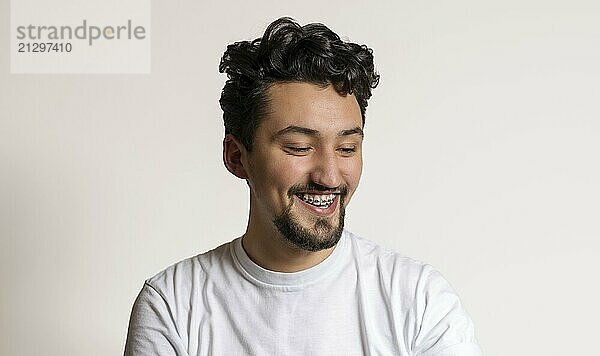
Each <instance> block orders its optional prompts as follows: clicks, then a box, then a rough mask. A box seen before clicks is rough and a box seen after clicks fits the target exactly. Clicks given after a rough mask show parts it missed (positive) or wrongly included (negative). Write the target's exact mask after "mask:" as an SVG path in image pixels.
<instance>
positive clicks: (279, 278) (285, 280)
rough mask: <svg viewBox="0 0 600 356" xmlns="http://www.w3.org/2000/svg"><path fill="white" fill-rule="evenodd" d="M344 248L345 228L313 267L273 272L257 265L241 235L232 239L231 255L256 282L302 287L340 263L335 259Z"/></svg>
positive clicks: (321, 276) (318, 278) (345, 241)
mask: <svg viewBox="0 0 600 356" xmlns="http://www.w3.org/2000/svg"><path fill="white" fill-rule="evenodd" d="M345 250H347V236H346V230H344V231H343V232H342V236H341V237H340V240H339V241H338V243H337V244H336V245H335V247H334V249H333V252H331V254H330V255H329V256H327V258H325V259H324V260H323V261H321V262H320V263H319V264H317V265H315V266H313V267H310V268H307V269H305V270H302V271H298V272H275V271H271V270H268V269H266V268H263V267H261V266H259V265H257V264H256V263H254V261H252V260H251V259H250V257H249V256H248V254H247V253H246V251H245V250H244V247H243V246H242V238H241V237H238V238H237V239H235V240H234V241H233V249H232V255H233V258H234V260H235V261H236V262H237V264H239V267H240V269H241V271H242V273H244V274H245V275H246V276H247V277H248V278H249V279H251V280H252V281H254V282H257V283H258V284H263V285H266V286H272V287H275V288H277V287H302V286H305V285H308V284H312V283H315V282H317V281H319V280H320V279H321V278H323V277H325V276H327V275H328V274H329V273H330V272H331V271H332V270H334V269H335V267H336V266H338V265H340V263H337V260H339V259H340V257H341V256H342V255H343V254H344V251H345ZM286 289H289V288H286Z"/></svg>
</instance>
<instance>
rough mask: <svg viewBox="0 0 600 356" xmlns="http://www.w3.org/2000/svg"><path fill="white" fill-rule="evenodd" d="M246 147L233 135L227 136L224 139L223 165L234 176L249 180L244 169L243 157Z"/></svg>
mask: <svg viewBox="0 0 600 356" xmlns="http://www.w3.org/2000/svg"><path fill="white" fill-rule="evenodd" d="M246 153H247V152H246V147H244V145H243V144H242V143H241V142H240V141H239V140H238V139H237V138H236V137H235V136H233V135H232V134H227V135H225V138H224V139H223V163H225V167H226V168H227V170H228V171H229V172H231V173H232V174H233V175H234V176H236V177H238V178H241V179H247V178H248V173H247V172H246V169H245V168H244V163H243V159H242V156H243V155H245V154H246Z"/></svg>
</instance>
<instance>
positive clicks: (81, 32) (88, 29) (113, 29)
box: [16, 19, 147, 51]
mask: <svg viewBox="0 0 600 356" xmlns="http://www.w3.org/2000/svg"><path fill="white" fill-rule="evenodd" d="M16 34H17V35H16V36H17V40H19V41H27V42H22V43H23V44H25V43H28V42H30V41H35V42H34V43H37V42H41V43H46V42H48V43H49V44H52V43H55V41H61V43H64V42H65V41H72V40H74V39H75V40H85V41H86V42H87V44H88V45H89V46H92V45H93V44H94V43H95V42H96V41H120V40H128V41H131V40H145V39H146V35H147V30H146V28H145V27H144V26H142V25H136V24H134V23H133V21H132V20H131V19H130V20H127V22H126V23H123V24H112V25H101V26H98V25H97V24H93V25H91V24H89V23H88V20H86V19H84V20H82V23H81V24H79V25H76V26H70V25H38V24H27V25H20V26H17V27H16ZM42 41H44V42H42ZM65 44H70V42H67V43H65ZM69 48H72V45H71V46H69ZM20 51H25V48H23V49H22V50H21V49H20ZM69 51H70V50H69Z"/></svg>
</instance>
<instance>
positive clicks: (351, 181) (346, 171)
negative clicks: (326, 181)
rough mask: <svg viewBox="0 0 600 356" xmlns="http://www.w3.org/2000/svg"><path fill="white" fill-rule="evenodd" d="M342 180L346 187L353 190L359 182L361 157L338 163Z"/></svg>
mask: <svg viewBox="0 0 600 356" xmlns="http://www.w3.org/2000/svg"><path fill="white" fill-rule="evenodd" d="M340 168H341V171H342V174H343V176H344V181H345V182H346V183H347V184H348V189H350V191H354V190H355V189H356V187H357V186H358V183H359V182H360V176H361V175H362V157H357V158H356V159H349V160H347V161H345V162H344V163H343V164H342V165H340Z"/></svg>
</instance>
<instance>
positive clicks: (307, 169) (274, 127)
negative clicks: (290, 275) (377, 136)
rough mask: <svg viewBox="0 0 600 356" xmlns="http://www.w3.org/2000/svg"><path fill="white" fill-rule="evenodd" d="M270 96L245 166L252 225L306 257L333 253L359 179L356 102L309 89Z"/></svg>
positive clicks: (295, 87) (279, 88)
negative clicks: (272, 233)
mask: <svg viewBox="0 0 600 356" xmlns="http://www.w3.org/2000/svg"><path fill="white" fill-rule="evenodd" d="M268 94H269V100H270V101H269V109H270V113H269V114H268V115H267V117H265V118H264V119H263V120H262V122H261V124H260V126H259V127H258V128H257V130H256V134H255V138H254V143H253V150H252V152H250V153H248V155H247V160H248V162H246V165H245V168H246V171H247V174H248V183H249V185H250V189H251V209H252V211H251V218H253V219H255V220H256V221H255V222H256V223H257V224H260V225H263V226H262V230H263V231H264V230H265V229H267V228H269V227H272V226H273V225H274V226H275V227H276V228H277V230H278V231H279V233H280V234H281V235H282V237H283V238H284V239H285V240H287V241H289V242H291V243H292V245H294V246H296V247H298V248H301V249H303V250H307V251H319V250H323V249H326V248H330V247H332V246H334V245H335V244H336V243H337V242H338V240H339V238H340V236H341V232H342V229H343V226H344V210H345V207H346V205H347V204H348V202H349V201H350V198H351V196H352V194H353V193H354V191H355V190H356V187H357V186H358V182H359V180H360V175H361V172H362V139H363V134H362V117H361V114H360V108H359V106H358V103H357V101H356V99H355V97H354V96H353V95H346V96H341V95H339V94H338V93H337V92H336V91H335V90H334V89H333V87H332V86H328V87H326V88H321V87H319V86H316V85H313V84H309V83H278V84H275V85H273V86H272V87H270V88H269V92H268ZM267 225H270V226H267Z"/></svg>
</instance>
